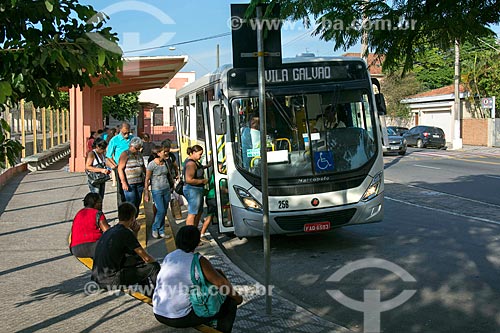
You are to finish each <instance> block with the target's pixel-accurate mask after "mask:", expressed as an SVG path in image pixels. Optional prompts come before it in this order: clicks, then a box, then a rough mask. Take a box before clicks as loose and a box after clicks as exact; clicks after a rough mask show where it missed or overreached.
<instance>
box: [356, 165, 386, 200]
mask: <svg viewBox="0 0 500 333" xmlns="http://www.w3.org/2000/svg"><path fill="white" fill-rule="evenodd" d="M381 183H382V172H379V173H378V174H377V175H375V177H373V179H372V182H371V183H370V186H368V188H367V189H366V191H365V194H363V196H362V197H361V201H368V200H371V199H373V198H374V197H376V196H377V195H378V194H379V191H380V185H381Z"/></svg>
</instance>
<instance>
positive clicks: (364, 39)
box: [361, 0, 370, 66]
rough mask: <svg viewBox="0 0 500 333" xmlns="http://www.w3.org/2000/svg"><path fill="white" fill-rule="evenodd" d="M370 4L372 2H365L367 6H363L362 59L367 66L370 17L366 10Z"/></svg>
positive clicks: (366, 0) (368, 0)
mask: <svg viewBox="0 0 500 333" xmlns="http://www.w3.org/2000/svg"><path fill="white" fill-rule="evenodd" d="M369 3H370V0H365V5H364V6H363V15H362V18H363V20H362V23H361V29H362V31H363V34H362V36H361V58H362V59H363V60H364V61H365V62H366V65H367V66H368V30H367V29H366V27H368V16H366V8H365V6H366V5H368V4H369Z"/></svg>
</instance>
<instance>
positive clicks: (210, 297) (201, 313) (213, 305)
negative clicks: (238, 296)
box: [189, 253, 226, 318]
mask: <svg viewBox="0 0 500 333" xmlns="http://www.w3.org/2000/svg"><path fill="white" fill-rule="evenodd" d="M195 268H196V269H197V270H198V276H199V279H196V278H195V275H194V270H195ZM191 282H193V286H191V288H189V300H190V301H191V304H192V306H193V311H194V313H195V314H196V315H197V316H198V317H204V318H206V317H213V316H215V315H216V314H217V313H218V312H219V310H220V307H221V305H222V303H224V301H225V300H226V295H222V294H221V293H220V292H219V288H218V287H217V286H215V285H213V284H211V283H210V282H208V281H206V280H205V277H204V276H203V271H202V270H201V266H200V258H199V253H195V254H194V257H193V261H192V263H191Z"/></svg>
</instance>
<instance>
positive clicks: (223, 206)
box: [208, 101, 234, 233]
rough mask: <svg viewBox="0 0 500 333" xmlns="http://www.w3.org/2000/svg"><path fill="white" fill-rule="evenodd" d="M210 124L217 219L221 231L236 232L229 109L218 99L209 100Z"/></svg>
mask: <svg viewBox="0 0 500 333" xmlns="http://www.w3.org/2000/svg"><path fill="white" fill-rule="evenodd" d="M208 110H209V112H208V120H209V121H208V124H209V126H210V130H209V134H210V142H211V146H212V161H213V166H214V168H213V169H214V172H213V176H214V184H215V198H216V201H217V221H218V222H219V232H220V233H232V232H234V227H233V221H232V218H231V204H230V201H229V188H228V179H227V177H228V172H227V166H228V163H227V154H226V134H228V133H229V130H228V129H229V124H228V121H227V119H228V117H227V109H226V108H225V107H224V104H222V103H220V102H218V101H209V107H208Z"/></svg>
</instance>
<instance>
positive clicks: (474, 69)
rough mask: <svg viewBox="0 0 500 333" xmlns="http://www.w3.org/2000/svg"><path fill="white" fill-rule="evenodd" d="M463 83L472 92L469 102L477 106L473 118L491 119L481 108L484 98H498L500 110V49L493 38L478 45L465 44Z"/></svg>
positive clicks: (463, 52)
mask: <svg viewBox="0 0 500 333" xmlns="http://www.w3.org/2000/svg"><path fill="white" fill-rule="evenodd" d="M462 54H463V59H462V63H461V65H462V77H461V79H462V82H463V84H464V85H465V87H466V89H467V90H468V91H469V92H470V97H469V101H470V102H471V103H472V104H473V105H475V110H473V116H475V117H477V118H485V117H489V116H490V114H489V112H485V110H483V109H481V107H480V100H481V98H482V97H492V96H496V97H497V98H496V110H500V84H499V82H500V49H499V47H498V44H497V43H496V40H495V39H493V38H489V39H483V43H481V44H478V45H472V44H465V45H464V47H463V50H462Z"/></svg>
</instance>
